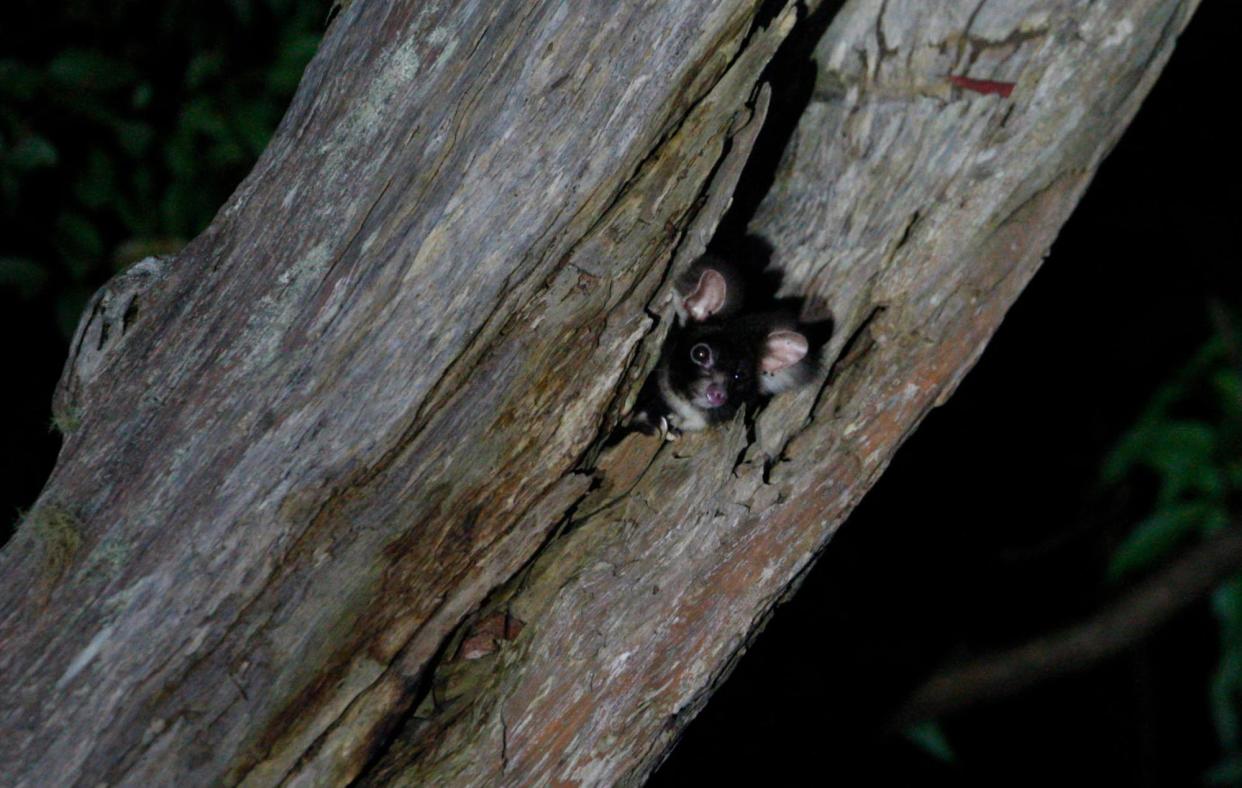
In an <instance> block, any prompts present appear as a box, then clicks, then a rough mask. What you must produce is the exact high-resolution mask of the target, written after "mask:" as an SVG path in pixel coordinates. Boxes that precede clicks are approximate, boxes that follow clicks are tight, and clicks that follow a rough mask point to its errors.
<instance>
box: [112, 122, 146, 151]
mask: <svg viewBox="0 0 1242 788" xmlns="http://www.w3.org/2000/svg"><path fill="white" fill-rule="evenodd" d="M111 125H112V133H113V134H114V135H115V136H116V141H117V142H118V143H119V144H120V146H121V148H122V149H123V150H124V151H125V152H126V153H127V154H129V156H130V157H131V158H134V159H141V158H143V157H144V156H146V155H147V151H148V150H149V149H150V147H151V142H152V141H153V140H154V139H155V132H154V131H152V129H151V127H150V126H148V125H147V124H146V123H143V122H142V121H140V120H124V119H121V118H114V119H112V121H111Z"/></svg>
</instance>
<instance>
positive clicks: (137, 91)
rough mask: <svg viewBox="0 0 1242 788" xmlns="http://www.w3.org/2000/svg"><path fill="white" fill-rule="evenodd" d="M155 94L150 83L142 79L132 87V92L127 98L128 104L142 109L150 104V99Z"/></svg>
mask: <svg viewBox="0 0 1242 788" xmlns="http://www.w3.org/2000/svg"><path fill="white" fill-rule="evenodd" d="M154 96H155V88H154V87H152V86H151V83H150V82H148V81H146V80H143V81H142V82H139V83H138V85H137V87H135V88H134V94H133V96H131V97H130V99H129V105H130V106H131V107H133V108H134V109H136V110H143V109H146V108H147V107H149V106H151V99H152V98H153V97H154Z"/></svg>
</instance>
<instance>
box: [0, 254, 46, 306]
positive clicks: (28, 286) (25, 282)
mask: <svg viewBox="0 0 1242 788" xmlns="http://www.w3.org/2000/svg"><path fill="white" fill-rule="evenodd" d="M45 284H47V271H45V270H44V269H43V266H41V265H39V264H38V263H36V262H35V261H33V260H27V259H25V258H21V257H0V287H11V288H13V289H14V290H16V291H17V292H18V294H20V295H21V297H22V298H23V299H26V300H30V299H31V298H34V297H35V296H36V295H38V294H39V292H40V291H41V290H42V289H43V286H44V285H45Z"/></svg>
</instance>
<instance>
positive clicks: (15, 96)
mask: <svg viewBox="0 0 1242 788" xmlns="http://www.w3.org/2000/svg"><path fill="white" fill-rule="evenodd" d="M42 85H43V75H42V74H41V73H39V71H37V70H36V69H33V68H31V67H30V66H27V65H26V64H25V63H20V62H18V61H16V60H10V59H8V58H5V59H3V60H0V96H4V97H5V98H7V99H9V100H11V101H29V100H30V99H32V98H34V97H35V96H36V95H38V93H39V89H40V88H41V87H42Z"/></svg>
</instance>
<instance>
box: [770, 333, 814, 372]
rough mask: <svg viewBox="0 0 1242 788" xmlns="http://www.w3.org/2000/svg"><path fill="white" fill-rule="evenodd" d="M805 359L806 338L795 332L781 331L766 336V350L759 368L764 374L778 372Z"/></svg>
mask: <svg viewBox="0 0 1242 788" xmlns="http://www.w3.org/2000/svg"><path fill="white" fill-rule="evenodd" d="M805 357H806V337H804V336H802V335H801V334H799V333H798V332H797V331H788V330H785V329H782V330H780V331H773V332H772V333H771V334H768V343H767V348H766V349H765V350H764V353H763V360H762V361H760V362H759V368H760V369H761V370H763V371H764V372H779V371H781V370H782V369H784V368H785V367H792V366H793V365H794V364H797V363H798V362H799V361H801V360H802V359H803V358H805Z"/></svg>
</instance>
